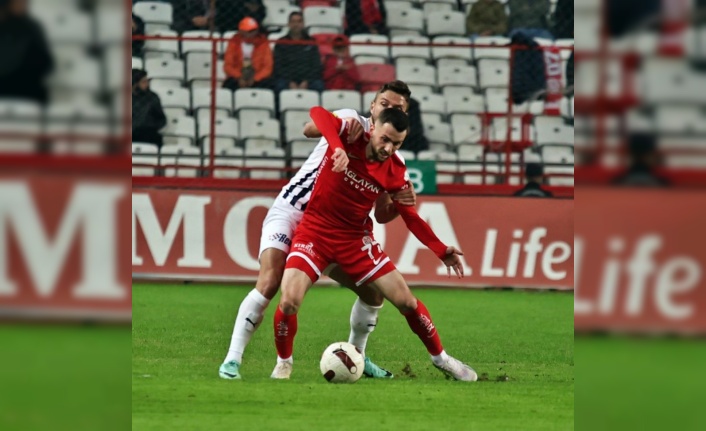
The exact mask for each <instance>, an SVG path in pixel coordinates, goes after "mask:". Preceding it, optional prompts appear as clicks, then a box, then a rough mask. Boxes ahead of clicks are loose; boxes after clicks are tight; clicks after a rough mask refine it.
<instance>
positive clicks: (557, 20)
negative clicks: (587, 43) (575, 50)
mask: <svg viewBox="0 0 706 431" xmlns="http://www.w3.org/2000/svg"><path fill="white" fill-rule="evenodd" d="M553 22H554V31H553V33H554V37H555V38H557V39H573V38H574V0H559V1H558V2H557V4H556V9H554V19H553Z"/></svg>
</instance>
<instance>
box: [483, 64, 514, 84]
mask: <svg viewBox="0 0 706 431" xmlns="http://www.w3.org/2000/svg"><path fill="white" fill-rule="evenodd" d="M478 73H479V75H480V87H481V88H488V87H508V86H509V85H510V65H509V63H508V61H507V60H493V59H483V60H480V61H479V62H478Z"/></svg>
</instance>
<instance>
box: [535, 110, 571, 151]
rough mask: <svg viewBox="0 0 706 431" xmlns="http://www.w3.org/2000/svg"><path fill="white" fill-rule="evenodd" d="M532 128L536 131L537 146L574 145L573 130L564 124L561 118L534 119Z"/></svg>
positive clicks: (543, 117)
mask: <svg viewBox="0 0 706 431" xmlns="http://www.w3.org/2000/svg"><path fill="white" fill-rule="evenodd" d="M534 128H535V130H536V131H537V145H543V144H567V145H573V144H574V128H573V127H571V126H569V125H567V124H565V123H564V119H563V118H561V117H549V116H539V117H536V118H535V119H534Z"/></svg>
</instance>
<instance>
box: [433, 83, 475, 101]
mask: <svg viewBox="0 0 706 431" xmlns="http://www.w3.org/2000/svg"><path fill="white" fill-rule="evenodd" d="M441 94H442V95H443V96H444V97H451V96H453V95H458V96H477V95H476V94H475V92H474V91H473V88H472V87H456V86H449V85H447V86H444V87H441ZM480 97H481V98H482V97H483V96H480Z"/></svg>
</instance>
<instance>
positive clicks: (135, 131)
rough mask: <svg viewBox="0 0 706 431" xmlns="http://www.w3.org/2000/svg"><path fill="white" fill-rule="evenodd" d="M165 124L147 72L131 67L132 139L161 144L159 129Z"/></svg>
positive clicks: (165, 120)
mask: <svg viewBox="0 0 706 431" xmlns="http://www.w3.org/2000/svg"><path fill="white" fill-rule="evenodd" d="M166 124H167V117H166V116H165V115H164V111H163V110H162V102H160V100H159V96H157V94H155V93H153V92H152V91H151V90H150V81H149V78H147V72H145V71H144V70H141V69H132V141H133V142H149V143H152V144H157V146H159V147H161V146H162V135H161V134H160V133H159V130H160V129H161V128H162V127H164V126H165V125H166Z"/></svg>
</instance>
